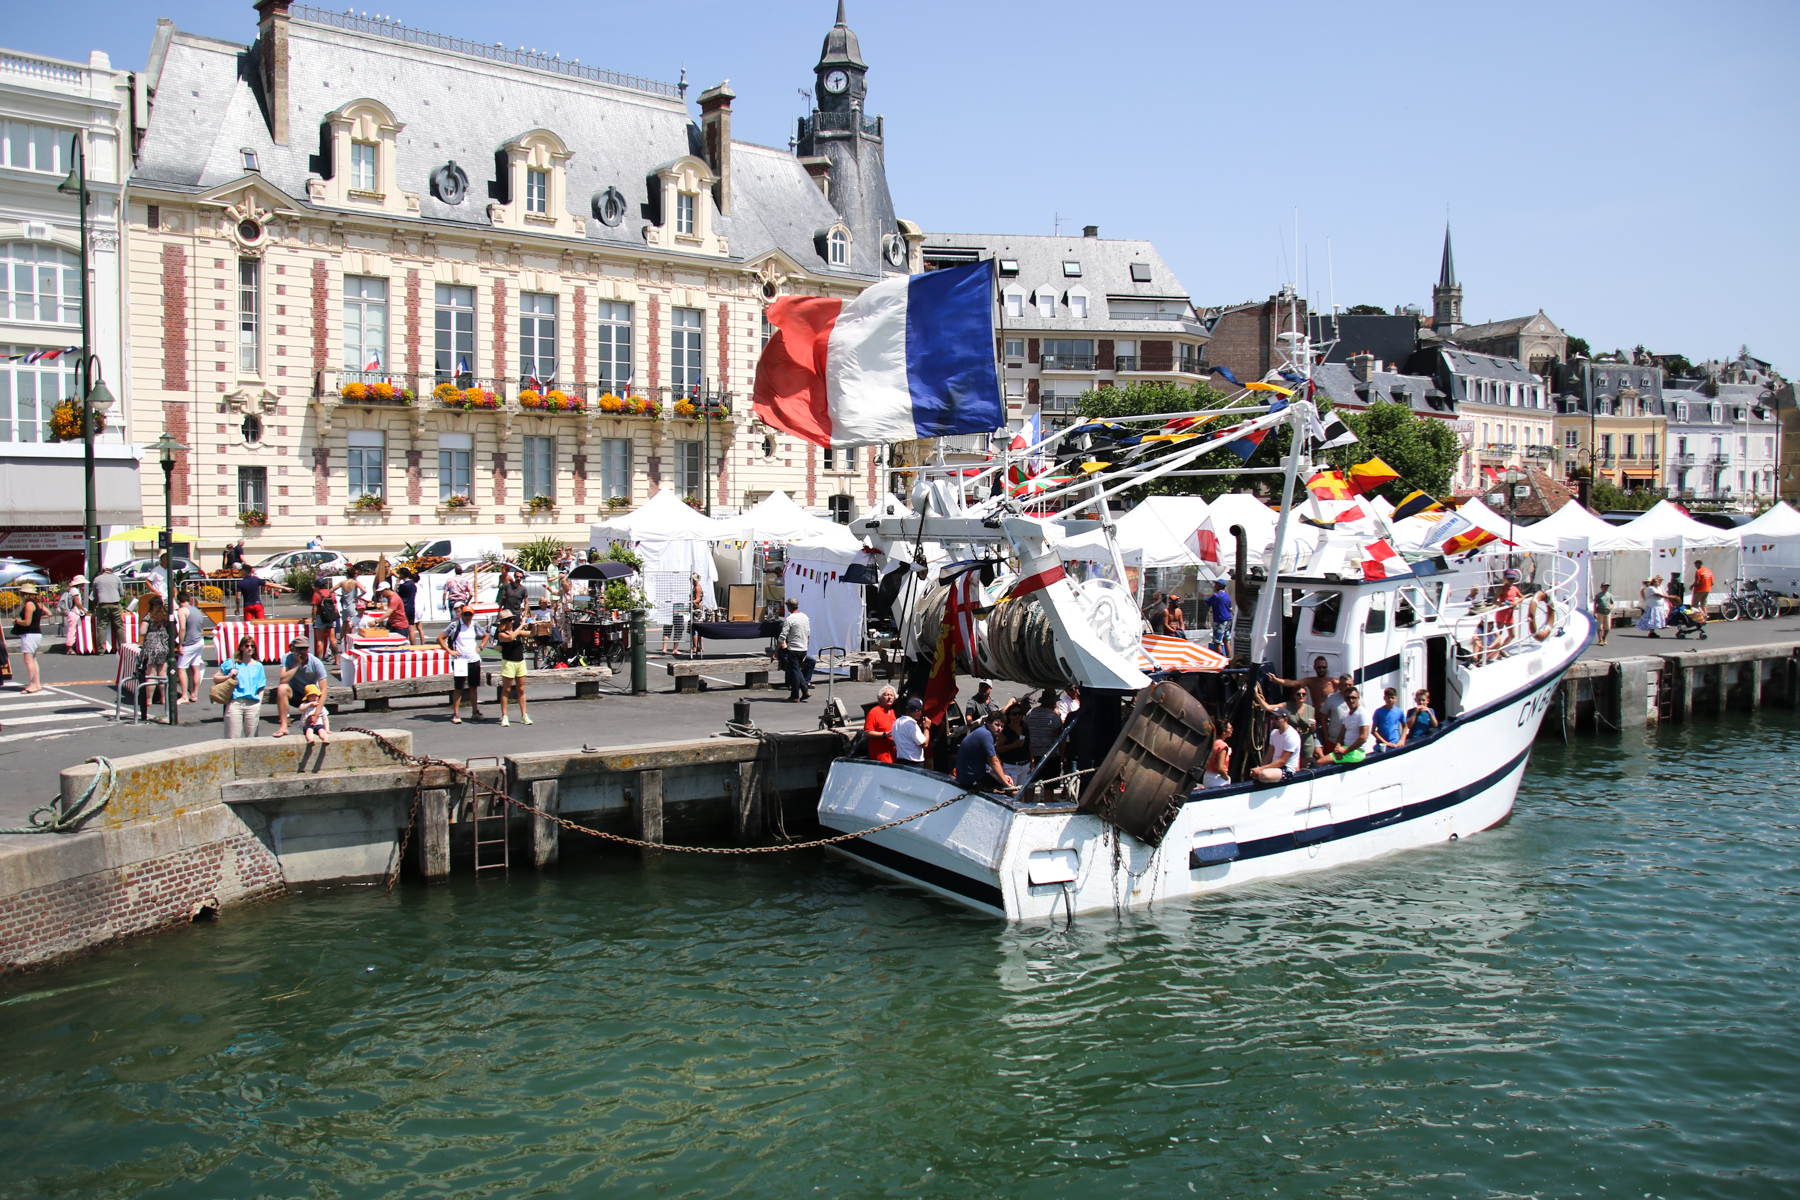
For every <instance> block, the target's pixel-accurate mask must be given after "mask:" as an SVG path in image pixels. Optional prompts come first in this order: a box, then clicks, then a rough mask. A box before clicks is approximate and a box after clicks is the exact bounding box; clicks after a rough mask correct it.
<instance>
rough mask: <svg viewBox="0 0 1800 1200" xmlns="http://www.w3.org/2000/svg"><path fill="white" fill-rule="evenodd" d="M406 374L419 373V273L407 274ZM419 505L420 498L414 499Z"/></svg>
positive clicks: (409, 272) (411, 272) (410, 272)
mask: <svg viewBox="0 0 1800 1200" xmlns="http://www.w3.org/2000/svg"><path fill="white" fill-rule="evenodd" d="M406 373H407V374H409V375H417V374H418V373H419V273H418V272H417V271H408V272H407V273H406ZM412 502H413V503H414V504H417V503H418V502H419V498H418V497H417V496H414V497H413V500H412Z"/></svg>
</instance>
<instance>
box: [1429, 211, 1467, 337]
mask: <svg viewBox="0 0 1800 1200" xmlns="http://www.w3.org/2000/svg"><path fill="white" fill-rule="evenodd" d="M1462 323H1463V318H1462V285H1461V284H1459V283H1457V282H1456V260H1455V259H1453V258H1452V257H1451V255H1450V223H1449V222H1448V221H1446V222H1444V261H1443V264H1442V265H1441V266H1439V267H1438V281H1437V286H1436V287H1434V288H1432V289H1431V327H1432V328H1433V329H1435V330H1437V331H1438V332H1439V333H1449V332H1450V331H1451V330H1453V329H1455V328H1456V327H1457V326H1458V325H1461V324H1462Z"/></svg>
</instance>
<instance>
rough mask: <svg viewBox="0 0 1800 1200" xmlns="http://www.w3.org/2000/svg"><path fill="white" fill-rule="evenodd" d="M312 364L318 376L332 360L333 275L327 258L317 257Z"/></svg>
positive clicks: (313, 291) (313, 306)
mask: <svg viewBox="0 0 1800 1200" xmlns="http://www.w3.org/2000/svg"><path fill="white" fill-rule="evenodd" d="M312 340H313V344H312V365H313V374H314V375H315V376H316V375H317V374H318V373H319V372H320V371H323V370H324V369H325V366H326V364H327V363H328V362H329V361H330V359H329V357H328V355H329V353H330V350H331V276H330V275H329V274H327V272H326V267H325V260H324V259H322V258H316V259H314V260H313V265H312Z"/></svg>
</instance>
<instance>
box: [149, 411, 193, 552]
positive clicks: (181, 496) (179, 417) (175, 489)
mask: <svg viewBox="0 0 1800 1200" xmlns="http://www.w3.org/2000/svg"><path fill="white" fill-rule="evenodd" d="M162 408H163V428H164V429H166V430H168V431H169V436H170V437H172V438H174V439H175V440H176V441H178V442H180V443H181V444H182V445H184V446H190V447H191V446H192V445H193V444H194V443H193V442H192V441H190V440H189V439H188V435H189V434H190V433H191V432H192V430H191V429H189V428H188V410H187V404H186V403H185V402H183V401H180V400H173V401H165V402H164V403H163V406H162ZM145 440H146V441H151V440H154V439H149V438H147V439H145ZM151 461H152V463H154V462H155V459H154V457H153V458H152V459H151ZM192 464H193V451H192V450H191V449H189V450H177V451H176V452H175V470H174V472H173V474H172V475H171V476H170V482H171V486H170V488H169V494H170V497H171V503H172V506H173V507H175V508H180V507H182V506H183V505H184V504H186V503H187V502H188V496H189V485H190V484H191V483H192V480H191V479H190V477H189V472H190V471H191V470H192ZM155 469H156V471H157V472H158V473H159V474H160V473H161V470H162V468H161V467H160V466H159V467H156V468H155ZM157 523H158V524H161V521H160V520H159V521H158V522H157Z"/></svg>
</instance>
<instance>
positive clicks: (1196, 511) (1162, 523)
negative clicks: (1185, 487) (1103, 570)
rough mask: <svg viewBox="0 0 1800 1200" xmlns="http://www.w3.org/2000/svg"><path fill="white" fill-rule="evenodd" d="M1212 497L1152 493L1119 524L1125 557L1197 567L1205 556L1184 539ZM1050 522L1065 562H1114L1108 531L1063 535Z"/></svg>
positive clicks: (1130, 562) (1143, 563)
mask: <svg viewBox="0 0 1800 1200" xmlns="http://www.w3.org/2000/svg"><path fill="white" fill-rule="evenodd" d="M1206 512H1207V505H1206V501H1204V500H1202V499H1201V498H1200V497H1198V496H1152V497H1150V498H1149V499H1148V500H1145V501H1144V502H1143V503H1142V504H1140V505H1138V506H1137V507H1136V508H1134V509H1132V510H1131V511H1130V512H1128V513H1126V514H1125V515H1124V516H1122V517H1120V518H1119V519H1118V521H1116V522H1115V523H1114V524H1113V536H1114V538H1115V539H1116V540H1117V542H1118V545H1119V557H1120V558H1122V559H1124V560H1125V565H1126V566H1128V567H1149V568H1160V567H1192V566H1198V565H1199V563H1200V559H1199V556H1198V555H1196V554H1195V553H1194V551H1193V550H1192V549H1191V548H1189V547H1188V546H1186V545H1184V544H1183V543H1184V542H1185V540H1186V539H1187V538H1189V537H1191V536H1192V535H1193V533H1194V531H1195V530H1196V529H1198V528H1200V522H1202V521H1204V520H1205V519H1206ZM1060 528H1061V526H1059V525H1056V524H1055V523H1054V522H1053V523H1051V524H1050V526H1049V529H1050V531H1051V545H1052V546H1053V547H1054V548H1055V550H1056V552H1057V553H1058V554H1059V555H1061V556H1062V559H1063V561H1064V562H1090V563H1102V564H1105V563H1110V562H1112V551H1111V549H1110V548H1109V547H1108V545H1107V541H1106V531H1105V530H1103V529H1088V530H1084V531H1083V532H1081V533H1077V534H1059V533H1058V532H1057V531H1058V530H1059V529H1060Z"/></svg>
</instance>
